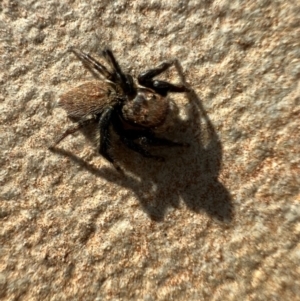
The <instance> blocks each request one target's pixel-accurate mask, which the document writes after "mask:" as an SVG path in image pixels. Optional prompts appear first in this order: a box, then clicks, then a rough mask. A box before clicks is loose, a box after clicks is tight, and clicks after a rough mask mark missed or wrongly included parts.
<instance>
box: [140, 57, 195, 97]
mask: <svg viewBox="0 0 300 301" xmlns="http://www.w3.org/2000/svg"><path fill="white" fill-rule="evenodd" d="M174 64H175V60H173V61H170V62H164V63H161V64H160V65H159V66H158V67H157V68H154V69H150V70H147V71H145V72H142V73H141V74H140V75H139V76H138V82H139V84H140V85H142V86H144V87H147V88H150V89H152V90H154V91H155V92H156V93H158V94H160V95H162V96H166V95H167V94H168V92H177V93H183V92H189V91H190V89H189V88H188V87H186V86H184V85H174V84H171V83H168V82H166V81H162V80H154V79H153V78H154V77H155V76H157V75H159V74H161V73H163V72H165V71H166V70H167V69H169V68H170V67H171V66H172V65H174Z"/></svg>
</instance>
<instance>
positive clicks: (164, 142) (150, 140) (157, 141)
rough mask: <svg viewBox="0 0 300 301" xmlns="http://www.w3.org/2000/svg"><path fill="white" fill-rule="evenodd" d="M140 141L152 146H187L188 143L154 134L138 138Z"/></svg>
mask: <svg viewBox="0 0 300 301" xmlns="http://www.w3.org/2000/svg"><path fill="white" fill-rule="evenodd" d="M140 141H141V143H143V144H150V145H154V146H189V144H188V143H183V142H177V141H172V140H169V139H166V138H158V137H155V136H154V135H152V136H143V137H141V138H140Z"/></svg>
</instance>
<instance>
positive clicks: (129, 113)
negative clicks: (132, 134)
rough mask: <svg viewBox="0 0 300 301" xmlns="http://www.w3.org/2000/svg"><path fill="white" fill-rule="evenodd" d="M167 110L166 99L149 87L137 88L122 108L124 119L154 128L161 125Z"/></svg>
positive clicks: (167, 103)
mask: <svg viewBox="0 0 300 301" xmlns="http://www.w3.org/2000/svg"><path fill="white" fill-rule="evenodd" d="M168 111H169V101H168V99H167V98H166V97H162V96H160V95H158V94H155V93H154V92H153V91H151V90H149V89H138V90H137V95H136V97H135V98H134V99H133V100H131V101H127V102H126V103H125V104H124V106H123V108H122V114H123V117H124V119H125V121H128V122H129V123H131V124H136V125H139V126H142V127H145V128H156V127H158V126H160V125H162V124H163V123H164V121H165V120H166V117H167V114H168Z"/></svg>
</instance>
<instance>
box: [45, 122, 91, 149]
mask: <svg viewBox="0 0 300 301" xmlns="http://www.w3.org/2000/svg"><path fill="white" fill-rule="evenodd" d="M92 122H95V119H94V118H93V117H91V118H87V119H83V120H80V121H78V122H77V123H76V124H75V125H73V126H71V127H69V128H68V129H66V131H65V132H63V133H62V134H61V135H60V136H59V137H58V138H57V139H56V140H55V141H54V143H53V144H51V145H50V146H49V149H52V148H54V147H55V145H57V144H58V143H59V142H61V141H62V140H63V139H65V138H66V137H67V136H69V135H71V134H73V133H75V132H77V131H78V130H79V129H81V128H83V127H85V126H87V125H88V124H90V123H92Z"/></svg>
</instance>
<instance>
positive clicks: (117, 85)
mask: <svg viewBox="0 0 300 301" xmlns="http://www.w3.org/2000/svg"><path fill="white" fill-rule="evenodd" d="M70 50H71V51H72V52H73V53H75V55H76V56H77V57H78V58H79V59H80V60H81V61H82V62H83V63H84V65H85V66H86V67H87V68H88V69H89V70H90V71H91V72H92V73H93V74H94V75H97V76H98V77H100V78H101V80H97V81H96V80H95V81H90V82H86V83H84V84H82V85H80V86H78V87H76V88H74V89H72V90H70V91H68V92H67V93H65V94H63V95H62V96H61V97H60V100H59V105H60V106H61V107H62V108H63V109H65V110H66V112H67V114H68V116H69V117H70V118H72V119H73V120H75V121H76V124H75V126H73V127H71V128H69V129H67V130H66V131H65V132H64V133H63V134H62V135H61V136H60V137H59V138H58V139H56V141H55V142H54V144H53V145H52V146H51V147H54V146H55V145H56V144H58V143H59V142H60V141H61V140H63V139H64V138H65V137H66V136H68V135H70V134H72V133H74V132H76V131H77V130H79V129H80V128H82V127H84V126H86V125H88V124H90V123H92V122H97V123H98V127H99V132H100V142H99V153H100V154H101V155H102V156H104V157H105V158H106V159H107V160H108V161H110V162H112V163H114V159H113V157H112V156H111V154H110V152H109V147H110V134H109V128H110V126H111V125H112V127H113V129H114V131H115V132H116V133H117V134H118V136H119V137H120V139H121V141H122V142H123V143H124V144H125V145H126V146H127V147H129V148H130V149H132V150H134V151H136V152H138V153H140V154H142V155H143V156H144V157H149V158H155V159H158V160H162V159H163V158H162V157H158V156H154V155H152V154H150V153H149V152H148V150H146V149H145V148H144V147H143V144H153V145H168V146H181V145H185V144H183V143H178V142H174V141H171V140H168V139H165V138H158V137H156V136H155V134H154V129H155V128H157V127H159V126H161V125H163V124H164V122H165V120H166V118H167V116H168V112H169V100H168V98H167V94H168V92H187V91H188V88H187V87H185V86H184V85H173V84H170V83H168V82H165V81H161V80H154V79H153V78H154V77H155V76H157V75H159V74H161V73H162V72H164V71H166V70H167V69H168V68H169V67H171V66H172V65H173V63H174V61H172V62H165V63H162V64H160V65H159V66H158V67H157V68H155V69H150V70H148V71H145V72H143V73H141V74H140V75H139V76H138V83H139V86H137V85H136V84H135V83H134V81H133V78H132V76H131V75H129V74H127V73H123V71H122V70H121V68H120V66H119V64H118V62H117V61H116V59H115V57H114V55H113V53H112V52H111V50H109V49H105V50H103V51H102V53H101V54H102V56H103V58H104V59H105V61H106V62H107V64H108V65H109V68H107V67H105V66H104V65H103V64H101V63H99V62H98V61H97V60H95V59H94V58H93V57H91V56H90V55H89V54H86V53H84V52H82V51H79V50H77V49H74V48H71V49H70Z"/></svg>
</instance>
